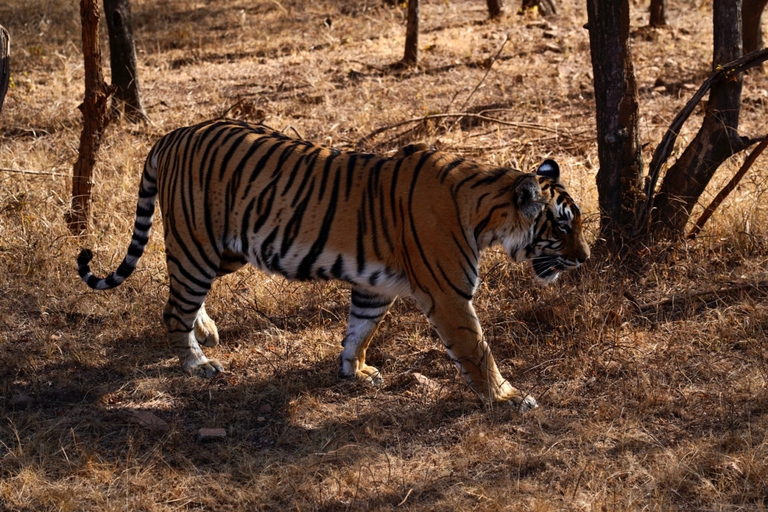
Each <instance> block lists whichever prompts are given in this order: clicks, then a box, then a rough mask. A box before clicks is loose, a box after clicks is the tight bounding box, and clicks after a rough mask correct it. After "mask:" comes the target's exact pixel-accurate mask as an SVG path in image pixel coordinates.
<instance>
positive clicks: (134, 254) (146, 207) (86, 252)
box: [77, 150, 157, 290]
mask: <svg viewBox="0 0 768 512" xmlns="http://www.w3.org/2000/svg"><path fill="white" fill-rule="evenodd" d="M156 202H157V154H155V151H154V150H153V151H151V152H150V154H149V156H148V157H147V160H146V162H145V163H144V172H143V173H142V175H141V186H140V187H139V200H138V203H137V205H136V221H135V222H134V225H133V237H131V245H129V246H128V253H127V254H126V255H125V258H123V261H122V263H120V266H119V267H117V270H115V271H114V272H112V274H110V275H109V276H107V277H106V278H103V279H102V278H99V277H96V276H95V275H93V273H92V272H91V268H90V266H89V265H88V264H89V263H90V262H91V259H93V253H92V252H91V251H90V249H83V250H82V251H80V255H79V256H78V257H77V272H78V273H79V274H80V277H81V278H82V280H83V281H85V284H87V285H88V286H90V287H91V288H93V289H94V290H111V289H112V288H116V287H118V286H120V285H121V284H122V283H123V281H125V280H126V279H127V278H128V276H130V275H131V273H133V271H134V270H135V269H136V265H137V264H138V262H139V258H141V255H142V254H144V248H145V247H146V246H147V242H148V241H149V235H150V233H151V231H152V221H153V220H154V216H155V203H156Z"/></svg>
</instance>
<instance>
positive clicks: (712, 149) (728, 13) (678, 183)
mask: <svg viewBox="0 0 768 512" xmlns="http://www.w3.org/2000/svg"><path fill="white" fill-rule="evenodd" d="M713 11H714V16H713V18H714V20H713V23H714V56H713V66H714V67H718V66H721V65H723V64H726V63H728V62H730V61H733V60H735V59H737V58H739V57H741V49H742V42H741V0H714V3H713ZM741 86H742V76H741V74H739V75H737V76H734V77H733V78H732V79H731V80H727V81H720V82H718V83H715V84H714V85H713V86H712V89H711V90H710V94H709V102H708V103H707V107H706V112H705V115H704V120H703V121H702V125H701V128H700V129H699V132H698V133H697V134H696V137H695V138H694V139H693V141H691V143H690V144H689V145H688V147H687V148H686V149H685V151H684V152H683V154H682V155H681V156H680V158H678V159H677V161H676V162H675V163H674V165H672V167H670V168H669V169H668V170H667V174H666V176H665V177H664V180H663V182H662V183H661V186H660V187H659V191H658V193H657V194H656V196H655V198H653V210H652V212H645V213H646V214H647V213H651V216H650V218H651V221H652V230H653V231H654V232H658V233H659V234H661V235H663V236H671V237H678V236H681V235H682V234H683V233H684V229H685V225H686V223H687V222H688V219H689V218H690V215H691V210H692V209H693V207H694V205H695V204H696V202H697V201H698V199H699V196H700V195H701V193H702V192H703V191H704V189H705V188H706V186H707V184H708V183H709V181H710V179H711V178H712V176H713V175H714V174H715V171H717V169H718V168H719V167H720V165H721V164H722V163H723V162H724V161H725V160H726V159H728V158H729V157H730V156H731V155H733V154H735V153H738V152H739V151H741V150H743V149H745V148H746V147H747V146H748V143H747V142H748V141H747V140H746V139H744V138H742V137H740V136H739V133H738V128H739V110H740V107H741ZM654 159H656V155H654ZM648 192H649V193H650V194H652V193H653V189H650V190H649V191H648Z"/></svg>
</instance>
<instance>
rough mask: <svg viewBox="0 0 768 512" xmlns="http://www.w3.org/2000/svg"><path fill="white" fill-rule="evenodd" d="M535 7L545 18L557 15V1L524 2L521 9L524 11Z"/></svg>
mask: <svg viewBox="0 0 768 512" xmlns="http://www.w3.org/2000/svg"><path fill="white" fill-rule="evenodd" d="M534 7H536V8H538V9H539V14H541V15H542V16H544V17H549V16H556V15H557V5H556V4H555V0H523V2H522V3H521V4H520V9H522V10H526V9H532V8H534Z"/></svg>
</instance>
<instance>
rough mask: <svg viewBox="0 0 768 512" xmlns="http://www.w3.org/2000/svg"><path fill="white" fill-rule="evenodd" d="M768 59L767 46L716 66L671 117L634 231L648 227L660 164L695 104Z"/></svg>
mask: <svg viewBox="0 0 768 512" xmlns="http://www.w3.org/2000/svg"><path fill="white" fill-rule="evenodd" d="M766 60H768V48H763V49H762V50H757V51H754V52H751V53H748V54H747V55H745V56H743V57H741V58H740V59H736V60H734V61H731V62H729V63H727V64H725V65H724V66H720V67H718V68H717V70H715V71H714V72H713V73H712V74H711V75H709V78H707V79H706V80H705V81H704V83H703V84H701V87H699V90H698V91H696V94H694V95H693V97H692V98H691V99H690V100H688V103H686V104H685V107H683V109H682V110H681V111H680V112H678V113H677V115H676V116H675V118H674V119H673V120H672V124H670V125H669V128H668V129H667V133H665V134H664V137H663V138H662V139H661V142H660V143H659V145H658V146H656V150H655V151H654V152H653V158H652V159H651V165H650V167H649V168H648V178H649V179H648V181H647V182H646V183H647V184H646V187H645V203H644V204H643V206H642V208H641V210H640V212H638V216H637V223H636V224H635V232H636V233H640V232H642V231H643V230H644V229H645V223H646V221H647V219H648V216H649V215H650V212H651V209H652V208H653V192H654V191H655V190H656V183H657V182H658V180H659V174H660V173H661V166H662V165H664V162H666V161H667V159H668V158H669V155H671V154H672V149H674V146H675V141H676V140H677V135H678V134H679V133H680V129H681V128H682V127H683V124H685V121H686V120H687V119H688V117H690V115H691V114H692V113H693V110H694V109H695V108H696V105H698V103H699V102H700V101H701V99H702V98H703V97H704V95H705V94H706V93H707V91H709V89H711V88H712V86H713V85H714V84H715V83H716V82H718V81H720V80H727V79H729V78H731V77H733V76H734V75H738V74H739V73H741V72H743V71H746V70H747V69H749V68H751V67H754V66H757V65H759V64H762V63H763V62H765V61H766Z"/></svg>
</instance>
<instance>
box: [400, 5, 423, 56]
mask: <svg viewBox="0 0 768 512" xmlns="http://www.w3.org/2000/svg"><path fill="white" fill-rule="evenodd" d="M418 62H419V0H408V25H407V27H406V29H405V55H403V60H402V64H403V65H404V66H415V65H416V64H418Z"/></svg>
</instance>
